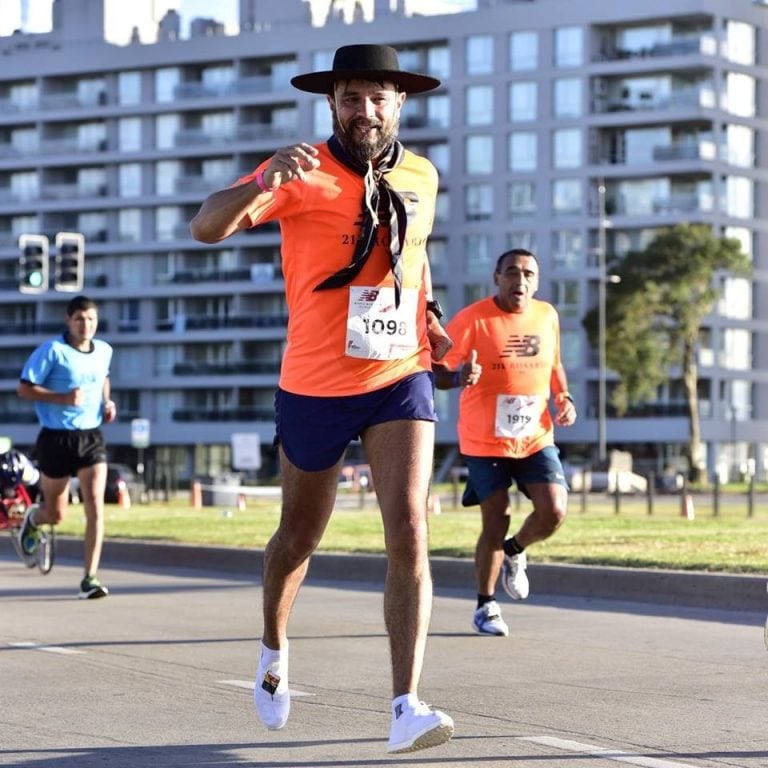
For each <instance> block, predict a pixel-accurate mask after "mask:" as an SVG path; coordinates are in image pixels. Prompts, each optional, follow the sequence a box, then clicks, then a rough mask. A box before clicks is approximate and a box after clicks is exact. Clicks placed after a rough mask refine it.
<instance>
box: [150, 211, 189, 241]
mask: <svg viewBox="0 0 768 768" xmlns="http://www.w3.org/2000/svg"><path fill="white" fill-rule="evenodd" d="M183 221H184V218H183V211H182V209H181V208H179V207H177V206H175V205H161V206H158V207H157V208H156V209H155V237H156V238H157V239H158V240H176V239H177V238H178V237H179V236H180V233H179V231H178V228H179V226H180V225H181V224H182V223H183Z"/></svg>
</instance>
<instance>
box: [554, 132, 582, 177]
mask: <svg viewBox="0 0 768 768" xmlns="http://www.w3.org/2000/svg"><path fill="white" fill-rule="evenodd" d="M581 152H582V149H581V129H580V128H561V129H559V130H557V131H555V132H554V133H553V135H552V165H553V166H554V167H555V168H580V167H581V164H582V156H581Z"/></svg>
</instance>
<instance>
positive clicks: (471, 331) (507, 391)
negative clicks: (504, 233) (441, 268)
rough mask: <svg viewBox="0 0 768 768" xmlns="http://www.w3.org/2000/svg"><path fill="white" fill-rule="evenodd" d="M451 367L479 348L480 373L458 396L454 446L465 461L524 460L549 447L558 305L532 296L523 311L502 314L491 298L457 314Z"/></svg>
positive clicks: (446, 361)
mask: <svg viewBox="0 0 768 768" xmlns="http://www.w3.org/2000/svg"><path fill="white" fill-rule="evenodd" d="M446 330H447V332H448V335H449V336H450V337H451V339H453V344H454V346H453V349H451V351H450V352H449V353H448V355H447V356H446V357H445V359H444V360H443V361H442V363H443V364H444V365H445V366H447V367H448V368H450V369H451V370H455V369H457V368H458V367H459V366H460V365H462V363H464V362H466V361H467V360H468V359H469V357H470V354H471V352H472V350H473V349H474V350H477V362H478V363H479V364H480V365H482V367H483V373H482V375H481V376H480V380H479V381H478V383H477V384H475V385H474V386H471V387H464V388H463V389H462V390H461V396H460V398H459V423H458V433H459V449H460V450H461V452H462V453H463V454H464V455H465V456H501V457H506V458H515V459H520V458H525V457H526V456H530V455H531V454H533V453H536V452H537V451H540V450H541V449H542V448H544V447H546V446H548V445H553V444H554V434H553V427H552V418H551V416H550V414H549V395H550V382H551V379H552V371H553V369H554V368H555V367H557V366H558V365H560V323H559V319H558V315H557V311H556V310H555V308H554V307H553V306H552V305H551V304H549V303H547V302H546V301H539V300H538V299H531V302H530V304H529V305H528V307H527V309H526V310H525V311H524V312H504V311H503V310H501V309H500V308H499V307H498V305H497V304H496V302H495V301H494V300H493V298H490V297H489V298H486V299H481V300H480V301H477V302H475V303H474V304H470V305H469V306H468V307H466V308H464V309H463V310H461V311H460V312H459V313H458V314H457V315H456V316H455V317H454V318H453V319H452V320H451V321H450V322H449V323H448V326H447V327H446Z"/></svg>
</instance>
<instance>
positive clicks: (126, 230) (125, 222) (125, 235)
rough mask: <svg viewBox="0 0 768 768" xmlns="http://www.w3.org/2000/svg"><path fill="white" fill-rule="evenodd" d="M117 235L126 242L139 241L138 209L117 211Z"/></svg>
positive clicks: (139, 218) (139, 217)
mask: <svg viewBox="0 0 768 768" xmlns="http://www.w3.org/2000/svg"><path fill="white" fill-rule="evenodd" d="M117 233H118V237H119V239H120V240H123V241H126V242H134V243H135V242H136V241H138V240H141V211H140V210H139V209H138V208H121V209H120V210H119V211H118V213H117ZM119 261H122V260H119Z"/></svg>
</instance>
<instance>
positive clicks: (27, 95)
mask: <svg viewBox="0 0 768 768" xmlns="http://www.w3.org/2000/svg"><path fill="white" fill-rule="evenodd" d="M8 97H9V100H10V102H11V104H13V106H14V107H16V108H17V109H19V110H21V111H24V110H25V109H35V108H36V107H37V104H38V100H39V92H38V89H37V84H36V83H16V84H15V85H12V86H11V87H10V89H9V92H8Z"/></svg>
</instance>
